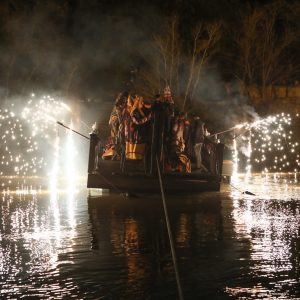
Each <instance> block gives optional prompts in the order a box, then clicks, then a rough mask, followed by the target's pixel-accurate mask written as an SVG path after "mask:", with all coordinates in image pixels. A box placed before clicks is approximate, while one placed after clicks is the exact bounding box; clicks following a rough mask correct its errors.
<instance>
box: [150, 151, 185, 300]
mask: <svg viewBox="0 0 300 300" xmlns="http://www.w3.org/2000/svg"><path fill="white" fill-rule="evenodd" d="M156 164H157V172H158V178H159V184H160V190H161V196H162V200H163V207H164V213H165V219H166V223H167V230H168V235H169V240H170V246H171V254H172V260H173V265H174V270H175V276H176V282H177V289H178V295H179V299H180V300H183V293H182V288H181V283H180V277H179V271H178V266H177V259H176V253H175V247H174V242H173V237H172V231H171V225H170V220H169V214H168V209H167V204H166V199H165V193H164V189H163V184H162V179H161V173H160V166H159V162H158V157H157V155H156Z"/></svg>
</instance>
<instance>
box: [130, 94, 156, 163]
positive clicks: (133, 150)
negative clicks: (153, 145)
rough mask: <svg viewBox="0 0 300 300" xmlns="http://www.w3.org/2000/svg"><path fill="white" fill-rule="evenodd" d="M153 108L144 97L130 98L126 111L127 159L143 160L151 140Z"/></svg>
mask: <svg viewBox="0 0 300 300" xmlns="http://www.w3.org/2000/svg"><path fill="white" fill-rule="evenodd" d="M151 116H152V114H151V107H148V106H147V105H145V103H144V99H143V97H140V96H135V97H134V99H133V103H132V99H129V98H128V102H127V108H126V109H125V111H124V121H125V156H126V158H127V159H133V160H136V159H143V158H144V156H145V151H146V145H147V142H148V140H149V130H150V123H149V121H150V119H151Z"/></svg>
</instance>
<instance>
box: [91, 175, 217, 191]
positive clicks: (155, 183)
mask: <svg viewBox="0 0 300 300" xmlns="http://www.w3.org/2000/svg"><path fill="white" fill-rule="evenodd" d="M174 175H175V174H164V175H163V176H162V183H163V189H164V191H166V192H169V193H170V192H172V193H177V192H205V191H219V190H220V179H219V178H217V177H207V176H195V175H194V176H180V175H179V174H176V175H175V176H174ZM88 188H99V189H109V190H114V191H116V192H129V193H142V192H147V193H159V192H160V190H161V188H160V183H159V179H158V177H150V176H147V175H142V174H126V175H125V174H108V173H106V174H101V173H98V174H88Z"/></svg>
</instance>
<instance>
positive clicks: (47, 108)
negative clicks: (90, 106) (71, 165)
mask: <svg viewBox="0 0 300 300" xmlns="http://www.w3.org/2000/svg"><path fill="white" fill-rule="evenodd" d="M70 113H71V109H70V107H69V106H68V105H67V104H65V103H64V102H63V101H61V100H58V99H55V98H53V97H51V96H43V97H41V98H38V97H36V96H35V95H34V94H32V95H31V97H30V99H29V100H28V101H27V104H26V106H25V107H24V108H23V109H22V110H21V111H18V110H17V109H16V107H15V105H14V103H12V104H11V105H10V107H9V108H2V109H0V128H1V140H2V142H1V145H0V153H1V156H0V164H1V171H0V175H2V176H3V175H15V176H32V175H37V174H38V173H39V174H40V172H42V170H43V169H46V168H47V157H46V154H45V147H47V149H48V148H50V149H51V147H54V146H53V140H55V136H56V130H57V128H56V120H57V119H60V120H64V117H67V118H69V119H70V118H71V115H70ZM47 155H49V151H47Z"/></svg>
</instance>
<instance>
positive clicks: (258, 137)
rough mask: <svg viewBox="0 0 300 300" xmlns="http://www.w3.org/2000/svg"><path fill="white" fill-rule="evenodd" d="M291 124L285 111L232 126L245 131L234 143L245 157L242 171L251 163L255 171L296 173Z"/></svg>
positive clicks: (295, 150) (294, 147)
mask: <svg viewBox="0 0 300 300" xmlns="http://www.w3.org/2000/svg"><path fill="white" fill-rule="evenodd" d="M296 117H299V114H297V115H296ZM292 126H293V120H292V117H291V115H290V114H285V113H281V114H277V115H274V116H269V117H267V118H264V119H261V120H259V121H256V122H253V123H243V124H239V125H237V126H235V128H237V129H241V128H243V129H244V130H246V132H245V133H244V134H243V135H241V139H239V141H238V142H237V144H239V145H237V147H238V148H239V149H240V151H242V152H243V154H244V155H245V157H246V160H247V163H246V164H247V166H246V171H247V172H249V171H250V170H251V168H252V166H251V163H252V164H253V167H255V169H256V170H257V171H262V172H263V173H267V172H291V171H292V172H298V171H299V166H300V160H299V154H298V153H299V150H298V146H299V143H298V142H297V141H296V140H295V138H294V136H293V131H292V129H291V128H292ZM245 145H246V146H245Z"/></svg>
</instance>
